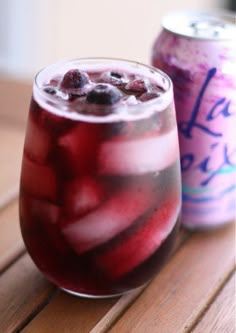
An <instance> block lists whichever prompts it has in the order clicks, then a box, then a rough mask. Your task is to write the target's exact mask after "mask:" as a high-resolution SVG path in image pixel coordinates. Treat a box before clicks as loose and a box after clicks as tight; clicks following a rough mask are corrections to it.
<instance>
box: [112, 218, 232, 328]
mask: <svg viewBox="0 0 236 333" xmlns="http://www.w3.org/2000/svg"><path fill="white" fill-rule="evenodd" d="M234 265H235V238H234V225H233V224H232V225H230V226H228V227H226V228H225V229H222V230H217V231H214V232H212V233H196V234H195V235H193V236H192V237H191V238H190V239H189V240H188V241H187V242H186V243H184V245H183V246H182V247H181V249H180V250H179V251H178V252H177V254H176V255H175V256H174V257H173V259H172V261H171V262H170V263H169V264H168V265H167V266H166V267H165V269H164V270H163V271H162V272H161V273H160V274H159V276H157V278H156V279H155V280H154V281H153V282H152V283H151V285H150V286H149V287H148V288H147V289H145V291H144V292H143V294H142V297H140V298H138V299H137V301H136V302H135V303H134V304H133V305H132V306H131V307H130V308H129V309H128V310H127V311H126V313H125V314H124V315H123V316H122V318H121V319H120V320H119V321H118V322H117V323H116V324H115V325H114V327H113V329H111V331H109V332H112V333H120V332H122V333H126V332H127V333H132V332H135V333H143V332H155V333H163V332H165V333H173V332H175V333H180V332H181V333H183V332H188V331H189V330H190V329H191V327H192V325H193V324H194V323H195V321H196V320H197V319H198V317H199V316H200V315H201V314H202V312H203V311H204V310H205V308H206V307H207V305H208V304H209V302H210V301H211V300H212V298H213V297H214V296H215V294H216V293H217V291H218V290H219V289H220V288H221V286H222V284H223V283H224V281H225V280H226V279H227V277H228V276H229V274H230V273H231V272H232V270H233V269H234Z"/></svg>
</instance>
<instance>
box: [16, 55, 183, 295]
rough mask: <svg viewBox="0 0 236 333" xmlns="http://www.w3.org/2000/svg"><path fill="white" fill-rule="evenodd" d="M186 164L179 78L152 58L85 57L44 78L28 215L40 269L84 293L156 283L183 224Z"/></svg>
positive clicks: (36, 102)
mask: <svg viewBox="0 0 236 333" xmlns="http://www.w3.org/2000/svg"><path fill="white" fill-rule="evenodd" d="M180 201H181V193H180V167H179V150H178V138H177V128H176V119H175V113H174V104H173V94H172V86H171V82H170V80H169V78H168V77H167V76H166V75H165V74H163V73H162V72H159V71H158V70H155V69H153V68H150V67H148V66H144V65H141V64H137V63H133V62H128V61H121V60H114V59H112V60H109V59H84V60H75V61H69V62H66V63H60V64H56V65H52V66H49V67H48V68H46V69H44V70H43V71H41V72H40V73H39V74H38V76H37V77H36V80H35V84H34V91H33V97H32V102H31V107H30V112H29V118H28V126H27V132H26V138H25V146H24V156H23V162H22V173H21V186H20V220H21V230H22V235H23V238H24V241H25V244H26V247H27V249H28V251H29V253H30V255H31V257H32V258H33V260H34V262H35V264H36V265H37V266H38V268H39V269H40V270H41V271H42V272H43V273H44V274H45V275H46V277H47V278H48V279H49V280H51V281H53V282H54V283H55V284H56V285H58V286H59V287H60V288H62V289H64V290H66V291H68V292H71V293H73V294H76V295H82V296H89V297H104V296H113V295H118V294H122V293H124V292H127V291H129V290H131V289H134V288H137V287H140V286H142V285H143V284H145V283H147V282H148V281H149V280H150V279H151V278H152V277H153V276H154V275H155V274H156V272H157V271H158V270H159V268H160V266H161V265H162V264H163V263H164V261H165V260H166V259H167V257H168V256H169V255H170V253H171V250H172V249H173V246H174V241H175V238H176V234H177V230H178V223H177V221H178V216H179V211H180Z"/></svg>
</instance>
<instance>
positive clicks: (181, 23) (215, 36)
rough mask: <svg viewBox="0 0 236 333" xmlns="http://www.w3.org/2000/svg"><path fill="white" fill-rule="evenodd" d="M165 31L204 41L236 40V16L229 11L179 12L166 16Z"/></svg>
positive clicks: (163, 22) (163, 24) (164, 21)
mask: <svg viewBox="0 0 236 333" xmlns="http://www.w3.org/2000/svg"><path fill="white" fill-rule="evenodd" d="M162 26H163V28H164V29H166V30H168V31H170V32H172V33H174V34H177V35H182V36H185V37H191V38H196V39H202V40H233V39H235V40H236V15H235V14H233V13H232V12H229V11H212V12H210V11H208V12H204V11H177V12H173V13H170V14H168V15H166V16H165V17H164V19H163V21H162Z"/></svg>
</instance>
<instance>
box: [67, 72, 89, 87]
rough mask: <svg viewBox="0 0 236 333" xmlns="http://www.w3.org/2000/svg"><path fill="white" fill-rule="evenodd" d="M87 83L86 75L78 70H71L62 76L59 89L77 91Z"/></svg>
mask: <svg viewBox="0 0 236 333" xmlns="http://www.w3.org/2000/svg"><path fill="white" fill-rule="evenodd" d="M88 82H89V77H88V74H87V73H85V72H82V71H79V70H78V69H71V70H69V71H68V72H66V74H65V75H64V77H63V79H62V82H61V88H62V89H66V90H69V89H78V88H82V87H83V86H85V85H86V84H87V83H88Z"/></svg>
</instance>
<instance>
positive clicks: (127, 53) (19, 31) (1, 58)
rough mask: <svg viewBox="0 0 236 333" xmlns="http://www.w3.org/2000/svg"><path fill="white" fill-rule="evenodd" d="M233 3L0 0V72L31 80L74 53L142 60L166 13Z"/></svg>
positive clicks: (209, 0) (204, 0) (196, 0)
mask: <svg viewBox="0 0 236 333" xmlns="http://www.w3.org/2000/svg"><path fill="white" fill-rule="evenodd" d="M235 7H236V0H191V2H190V1H189V0H164V1H161V0H146V1H141V0H119V1H118V0H117V1H115V0H99V1H96V0H0V8H1V10H0V76H1V77H6V76H7V77H13V78H18V79H23V80H25V79H26V80H28V79H30V80H31V79H32V78H33V76H34V75H35V73H36V72H37V71H38V70H39V69H41V68H42V67H44V66H46V65H48V64H50V63H53V62H55V61H58V60H61V59H67V58H75V57H87V56H111V57H121V58H126V59H133V60H138V61H141V62H145V63H148V62H149V58H150V50H151V46H152V43H153V41H154V39H155V37H156V36H157V34H158V32H159V31H160V24H161V17H163V15H165V14H166V13H167V12H169V11H173V10H178V9H183V8H185V9H190V8H191V9H192V8H196V9H197V8H200V9H206V8H215V9H217V8H225V9H226V8H228V9H229V8H230V9H232V10H235V9H236V8H235Z"/></svg>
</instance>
